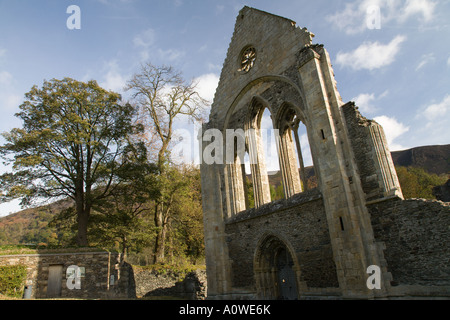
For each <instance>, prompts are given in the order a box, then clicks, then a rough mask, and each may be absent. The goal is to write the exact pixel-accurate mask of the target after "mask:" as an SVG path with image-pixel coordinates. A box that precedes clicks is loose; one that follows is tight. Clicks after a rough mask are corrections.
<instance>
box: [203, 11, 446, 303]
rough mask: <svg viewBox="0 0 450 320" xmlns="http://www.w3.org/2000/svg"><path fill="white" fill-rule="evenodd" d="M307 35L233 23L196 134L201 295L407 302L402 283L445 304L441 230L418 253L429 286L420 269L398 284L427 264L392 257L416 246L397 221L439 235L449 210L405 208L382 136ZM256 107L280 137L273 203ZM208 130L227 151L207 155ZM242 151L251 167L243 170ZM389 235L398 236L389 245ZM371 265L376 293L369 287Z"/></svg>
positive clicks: (269, 18) (262, 17) (244, 19)
mask: <svg viewBox="0 0 450 320" xmlns="http://www.w3.org/2000/svg"><path fill="white" fill-rule="evenodd" d="M313 37H314V35H313V34H312V33H310V32H309V31H308V30H307V29H306V28H300V27H298V26H297V25H296V23H295V22H294V21H291V20H289V19H286V18H282V17H279V16H275V15H272V14H269V13H266V12H263V11H260V10H257V9H253V8H249V7H244V8H243V9H242V10H241V11H240V12H239V15H238V17H237V19H236V27H235V30H234V33H233V37H232V40H231V43H230V46H229V49H228V53H227V57H226V60H225V63H224V66H223V70H222V74H221V77H220V81H219V85H218V88H217V91H216V94H215V98H214V102H213V104H212V108H211V114H210V118H209V122H208V123H207V124H205V125H204V126H203V131H202V135H201V136H200V141H201V145H202V147H201V150H202V151H203V162H202V165H201V175H202V193H203V194H202V198H203V211H204V226H205V245H206V265H207V275H208V296H209V298H213V299H214V298H215V299H235V298H236V299H242V298H250V299H253V298H256V299H280V298H283V299H286V298H288V299H302V298H311V297H321V298H323V297H333V298H363V299H367V298H380V297H383V298H385V297H389V296H392V295H395V296H402V295H411V294H412V293H411V290H410V288H411V287H410V285H415V284H417V283H419V282H420V281H419V282H417V281H418V280H417V279H418V278H420V279H422V280H421V281H422V282H420V284H421V285H425V286H426V287H414V290H412V291H414V292H415V294H417V295H428V296H430V295H431V296H436V295H439V296H442V295H443V296H448V295H449V294H448V293H449V292H450V290H448V288H449V287H448V286H449V285H450V281H449V279H448V277H446V276H445V274H447V275H450V270H449V267H448V266H446V265H445V263H444V261H445V259H447V260H448V252H449V251H448V250H447V251H446V253H443V252H445V250H446V249H448V239H449V237H450V235H449V233H450V231H449V228H447V229H445V228H443V229H442V228H440V229H439V230H440V231H439V232H437V234H438V235H435V236H433V239H436V238H438V239H439V240H438V241H439V243H440V246H439V248H436V249H435V250H431V251H427V253H426V256H427V258H426V259H431V261H434V262H435V264H434V265H435V266H436V265H438V266H439V267H431V266H430V268H432V269H433V270H430V272H431V274H433V276H432V277H431V276H430V278H427V277H428V275H427V274H428V273H427V271H426V270H425V271H424V270H421V272H419V273H420V275H416V274H414V272H412V271H409V275H408V276H405V275H402V274H401V270H402V263H410V264H411V263H413V264H414V267H412V270H416V268H419V267H421V266H422V267H423V266H424V265H423V263H424V259H422V258H421V259H419V260H420V261H421V262H417V261H416V260H415V259H411V257H410V256H408V255H407V254H406V255H405V253H403V256H402V257H401V258H399V257H398V255H397V254H396V252H398V251H402V250H403V249H406V248H408V249H409V248H410V247H411V246H412V248H416V252H415V253H413V254H417V253H418V251H417V250H418V249H417V247H418V246H420V245H421V244H420V237H409V239H410V241H411V242H410V243H408V244H407V245H405V244H404V242H402V240H401V239H402V232H405V229H404V228H403V229H402V228H398V225H397V223H398V221H402V225H404V224H406V225H408V226H409V227H408V228H410V230H420V228H426V229H427V230H431V231H430V232H434V233H436V231H432V230H437V229H433V228H434V225H435V224H436V223H437V222H434V221H437V220H439V219H440V223H441V224H442V223H444V225H446V226H448V225H450V214H449V209H448V205H446V204H442V203H433V204H431V203H427V202H426V201H422V202H420V205H419V204H417V206H415V205H414V204H413V203H415V202H407V201H405V200H403V195H402V191H401V187H400V185H399V182H398V179H397V174H396V172H395V168H394V165H393V161H392V158H391V155H390V152H389V149H388V147H387V143H386V138H385V135H384V132H383V129H382V127H381V126H380V125H379V124H377V123H376V122H374V121H371V120H368V119H366V118H364V117H363V116H362V115H361V114H360V113H359V111H358V108H357V107H356V106H355V105H354V103H352V102H349V103H344V102H343V101H342V99H341V97H340V95H339V93H338V91H337V85H336V81H335V79H334V73H333V69H332V65H331V62H330V57H329V55H328V53H327V51H326V50H325V48H324V47H323V45H317V44H313V42H312V40H313ZM264 110H269V111H270V114H271V119H272V124H273V129H274V130H276V132H277V133H278V134H277V135H276V142H277V152H278V159H279V165H280V168H281V177H282V185H283V192H284V199H282V200H278V201H272V199H271V192H270V186H269V182H268V181H269V180H268V176H267V169H266V167H267V166H266V162H265V155H264V152H263V148H262V140H261V132H260V129H261V117H262V113H263V112H264ZM299 123H301V124H304V126H305V127H306V131H307V137H308V141H309V145H310V149H311V155H312V159H313V162H314V172H315V175H316V178H317V187H315V188H308V184H307V180H306V173H305V172H306V171H305V168H304V167H303V165H302V156H301V146H300V141H299V139H298V137H297V135H296V130H297V128H298V125H299ZM239 130H241V131H239ZM229 131H231V132H245V135H243V138H242V145H241V148H239V142H238V140H239V134H237V135H231V136H229V135H228V134H227V133H228V132H229ZM217 132H219V133H220V138H223V140H224V142H225V143H224V144H223V146H222V147H221V148H217V147H216V148H211V145H212V144H213V142H214V143H217V142H218V141H217V140H218V139H219V138H218V136H217V134H216V133H217ZM227 139H228V140H229V141H227ZM215 145H217V144H215ZM219 145H220V144H219ZM230 146H231V147H230ZM241 149H242V150H243V151H245V152H246V153H247V154H248V157H249V159H250V162H251V166H250V167H251V172H249V173H246V172H245V166H244V157H243V153H240V151H239V150H241ZM296 150H297V156H296V155H295V154H296V153H295V151H296ZM230 152H231V154H230ZM208 154H209V157H205V155H208ZM211 158H213V159H214V161H211V160H210V159H211ZM297 160H298V161H297ZM299 162H300V170H299ZM248 174H250V175H251V182H252V188H253V189H252V191H253V193H252V194H253V203H254V204H253V206H250V200H249V196H248V194H249V186H248V184H247V182H246V176H247V175H248ZM431 207H433V210H434V211H433V212H437V213H436V214H437V215H439V219H436V220H433V217H432V215H431V216H430V214H429V212H428V211H427V212H426V214H425V215H426V219H427V222H428V224H427V225H426V226H423V225H422V223H421V221H420V219H421V218H422V216H421V212H423V210H425V211H426V210H428V208H431ZM401 208H407V209H401ZM412 208H415V209H412ZM430 210H431V209H430ZM389 212H390V213H392V217H391V216H389V215H388V213H389ZM414 214H416V215H414ZM394 216H395V219H394V218H393V217H394ZM430 221H432V222H430ZM395 228H396V229H395ZM394 229H395V230H396V232H397V233H395V234H396V235H398V236H397V237H391V236H390V232H389V230H394ZM400 229H402V230H400ZM445 239H446V240H447V241H446V240H445ZM433 241H434V240H433ZM445 241H446V242H445ZM411 250H413V249H411ZM402 259H403V260H402ZM413 261H414V262H413ZM373 266H375V267H376V269H375V270H376V274H375V276H376V277H377V278H376V279H375V280H374V281H375V283H376V286H375V287H376V288H374V286H373V285H368V278H369V276H370V274H368V270H369V271H370V270H373ZM391 266H392V267H391ZM436 268H440V269H439V270H436ZM408 270H411V268H410V269H408ZM411 272H412V274H411ZM419 273H418V274H419ZM438 274H439V275H440V276H437V275H438ZM397 275H398V277H397ZM396 277H397V279H396ZM436 277H437V278H436ZM406 279H407V280H406ZM436 279H438V280H436ZM416 280H417V281H416ZM424 288H425V289H424Z"/></svg>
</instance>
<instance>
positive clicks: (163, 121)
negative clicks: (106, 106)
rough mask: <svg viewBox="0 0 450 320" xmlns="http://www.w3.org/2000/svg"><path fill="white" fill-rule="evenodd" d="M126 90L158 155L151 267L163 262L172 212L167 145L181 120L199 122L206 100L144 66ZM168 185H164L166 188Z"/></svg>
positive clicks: (177, 76) (175, 78)
mask: <svg viewBox="0 0 450 320" xmlns="http://www.w3.org/2000/svg"><path fill="white" fill-rule="evenodd" d="M127 90H129V91H131V92H132V98H133V99H134V101H135V103H136V105H137V106H138V108H139V110H140V112H141V115H142V116H143V117H144V118H143V120H142V121H143V122H146V123H148V124H149V125H148V126H147V132H148V134H149V137H150V138H149V141H150V147H151V148H152V150H154V151H155V153H156V154H157V155H158V156H157V159H156V163H157V166H158V170H159V173H160V177H159V179H160V180H159V184H158V185H159V187H160V192H159V193H158V195H157V196H156V198H155V199H154V204H155V209H154V223H155V227H156V228H157V229H156V230H157V234H156V241H155V249H154V253H155V254H154V263H158V262H163V260H164V252H165V242H166V236H167V232H168V230H167V228H168V225H169V224H168V222H167V221H168V220H169V219H170V216H171V214H172V212H173V210H172V204H173V199H172V198H173V197H174V196H175V194H173V191H174V186H175V185H174V184H172V182H173V181H172V180H171V179H172V175H173V173H174V171H169V172H166V169H168V168H170V166H169V163H170V144H171V141H172V139H173V138H174V125H175V121H176V120H177V119H179V118H180V117H183V116H184V117H188V118H189V119H191V120H198V121H200V120H202V118H203V114H202V113H203V107H204V106H205V105H206V103H207V102H206V100H204V99H203V98H201V97H200V95H199V94H198V92H197V91H196V84H195V83H194V82H193V81H191V82H186V81H185V80H184V79H183V77H182V75H181V73H179V72H177V71H175V70H174V69H173V68H172V67H167V66H162V67H157V66H154V65H152V64H150V63H146V64H143V65H142V66H141V70H140V72H139V73H137V74H135V75H134V76H133V77H132V79H131V80H130V81H129V82H128V85H127ZM166 183H167V184H166Z"/></svg>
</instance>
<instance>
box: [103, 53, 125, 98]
mask: <svg viewBox="0 0 450 320" xmlns="http://www.w3.org/2000/svg"><path fill="white" fill-rule="evenodd" d="M104 74H105V75H104V77H103V81H102V82H101V83H100V86H102V87H103V88H105V89H107V90H112V91H115V92H118V93H122V92H123V89H124V88H125V85H126V82H127V77H126V76H123V75H122V74H121V73H120V71H119V66H118V64H117V61H115V60H111V61H108V62H106V64H105V67H104Z"/></svg>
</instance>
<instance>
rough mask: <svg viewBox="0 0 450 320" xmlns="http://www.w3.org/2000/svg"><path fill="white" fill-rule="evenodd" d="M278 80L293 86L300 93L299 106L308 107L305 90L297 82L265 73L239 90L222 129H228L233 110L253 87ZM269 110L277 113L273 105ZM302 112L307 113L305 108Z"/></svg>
mask: <svg viewBox="0 0 450 320" xmlns="http://www.w3.org/2000/svg"><path fill="white" fill-rule="evenodd" d="M276 82H280V83H283V84H286V85H288V86H289V87H291V88H292V89H293V90H294V91H295V92H296V94H298V97H299V100H300V101H299V103H298V106H299V108H305V107H306V99H305V95H304V93H303V91H302V90H301V89H300V87H299V86H298V84H296V83H295V82H294V81H293V80H292V79H290V78H288V77H285V76H280V75H265V76H262V77H259V78H257V79H254V80H252V81H250V82H249V83H247V84H246V85H245V86H244V87H243V88H242V89H241V91H239V93H238V94H237V95H236V97H235V98H234V100H233V102H232V103H231V105H230V106H229V108H228V112H227V114H226V116H225V119H224V121H223V128H222V130H226V129H228V128H229V123H230V119H231V117H232V115H233V112H234V111H235V108H236V106H237V105H238V104H239V103H241V102H242V99H243V98H244V97H245V95H246V94H247V93H248V92H249V91H250V90H251V89H252V88H254V87H255V86H257V85H260V84H263V83H276ZM254 96H255V95H254ZM254 96H253V97H254ZM253 97H252V98H253ZM261 99H262V98H261ZM263 100H264V99H263ZM269 110H270V112H271V114H272V116H274V114H275V113H274V112H273V111H274V110H272V107H271V106H269ZM302 113H303V114H305V112H304V110H302Z"/></svg>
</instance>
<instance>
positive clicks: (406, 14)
mask: <svg viewBox="0 0 450 320" xmlns="http://www.w3.org/2000/svg"><path fill="white" fill-rule="evenodd" d="M436 4H437V3H436V2H433V1H429V0H407V1H406V4H405V6H404V7H403V10H402V13H401V15H400V17H399V20H400V22H404V21H406V20H407V19H408V18H410V17H412V16H415V15H418V16H421V17H422V19H423V21H424V22H429V21H431V20H432V19H433V16H434V11H435V8H436Z"/></svg>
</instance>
